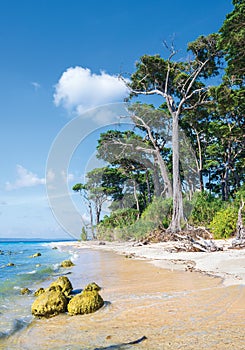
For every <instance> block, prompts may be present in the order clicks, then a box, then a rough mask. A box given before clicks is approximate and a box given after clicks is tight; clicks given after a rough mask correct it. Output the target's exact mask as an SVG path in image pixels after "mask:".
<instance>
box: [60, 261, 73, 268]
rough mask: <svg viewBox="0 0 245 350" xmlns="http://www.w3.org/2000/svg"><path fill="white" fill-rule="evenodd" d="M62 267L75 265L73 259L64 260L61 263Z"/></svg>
mask: <svg viewBox="0 0 245 350" xmlns="http://www.w3.org/2000/svg"><path fill="white" fill-rule="evenodd" d="M60 266H61V267H71V266H74V264H73V262H72V261H71V260H64V261H62V263H61V264H60Z"/></svg>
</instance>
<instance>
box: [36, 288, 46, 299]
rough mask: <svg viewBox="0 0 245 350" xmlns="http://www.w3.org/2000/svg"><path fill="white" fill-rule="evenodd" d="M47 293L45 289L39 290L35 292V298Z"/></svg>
mask: <svg viewBox="0 0 245 350" xmlns="http://www.w3.org/2000/svg"><path fill="white" fill-rule="evenodd" d="M43 293H45V289H44V288H42V287H41V288H38V289H37V290H36V291H35V292H34V295H35V297H38V296H39V295H41V294H43Z"/></svg>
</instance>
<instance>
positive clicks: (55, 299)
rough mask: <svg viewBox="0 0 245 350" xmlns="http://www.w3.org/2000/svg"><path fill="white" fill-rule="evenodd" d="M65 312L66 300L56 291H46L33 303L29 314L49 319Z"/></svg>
mask: <svg viewBox="0 0 245 350" xmlns="http://www.w3.org/2000/svg"><path fill="white" fill-rule="evenodd" d="M66 310H67V298H66V296H65V294H64V293H62V292H61V291H58V290H48V291H45V293H42V294H40V295H39V296H38V297H37V298H36V300H35V301H34V302H33V304H32V307H31V312H32V314H33V315H34V316H39V317H51V316H55V315H58V314H59V313H62V312H65V311H66Z"/></svg>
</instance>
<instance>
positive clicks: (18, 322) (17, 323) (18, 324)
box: [0, 319, 30, 339]
mask: <svg viewBox="0 0 245 350" xmlns="http://www.w3.org/2000/svg"><path fill="white" fill-rule="evenodd" d="M29 323H30V321H29V322H28V321H26V320H22V319H15V320H14V321H13V326H12V328H11V329H10V330H9V331H7V332H0V339H1V338H7V337H9V336H11V335H13V334H14V333H16V332H18V331H20V330H21V329H23V328H25V327H27V326H28V324H29Z"/></svg>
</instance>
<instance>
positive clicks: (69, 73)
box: [54, 66, 128, 114]
mask: <svg viewBox="0 0 245 350" xmlns="http://www.w3.org/2000/svg"><path fill="white" fill-rule="evenodd" d="M127 95H128V89H127V87H126V86H125V84H124V83H123V82H122V81H121V80H119V79H118V77H116V76H114V75H109V74H107V73H105V72H101V73H100V74H92V72H91V70H90V69H88V68H82V67H78V66H77V67H74V68H72V67H71V68H68V69H67V70H66V71H65V72H64V73H63V74H62V76H61V78H60V80H59V82H58V83H57V85H56V86H55V93H54V103H55V105H56V106H63V107H64V108H66V109H67V110H68V111H69V112H76V113H77V114H81V113H83V112H84V111H86V110H88V109H90V108H93V107H97V106H100V105H104V104H107V103H113V102H122V101H123V99H124V98H125V97H126V96H127Z"/></svg>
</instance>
